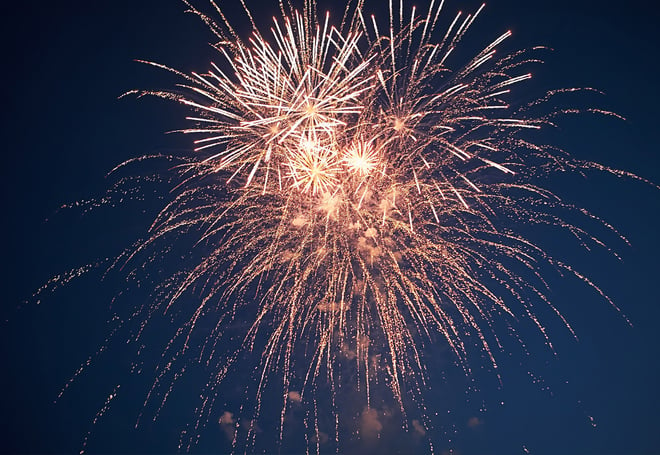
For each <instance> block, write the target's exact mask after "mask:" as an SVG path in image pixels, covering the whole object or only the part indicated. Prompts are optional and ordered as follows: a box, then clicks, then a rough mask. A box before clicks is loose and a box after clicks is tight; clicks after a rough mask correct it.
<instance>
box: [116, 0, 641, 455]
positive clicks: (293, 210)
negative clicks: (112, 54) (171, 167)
mask: <svg viewBox="0 0 660 455" xmlns="http://www.w3.org/2000/svg"><path fill="white" fill-rule="evenodd" d="M184 1H185V0H184ZM185 3H186V4H187V5H188V7H189V8H190V10H191V11H192V12H194V13H195V14H197V15H198V16H199V17H200V18H201V19H202V20H203V21H204V22H205V23H206V24H207V25H208V26H209V28H210V30H211V31H212V32H213V33H214V34H215V36H216V38H217V40H216V43H215V45H214V47H215V48H216V49H217V51H218V52H219V55H220V58H221V62H220V63H218V64H215V63H212V64H211V65H210V69H209V70H208V72H207V73H205V74H197V73H192V74H190V75H188V74H183V73H181V72H178V71H176V70H173V69H171V68H169V67H166V66H164V65H161V64H156V63H151V62H146V63H149V64H151V65H154V66H157V67H159V68H163V69H166V70H168V71H172V72H174V73H176V74H177V75H178V76H180V77H181V78H182V79H183V83H182V84H181V86H180V87H179V88H178V89H177V90H172V91H143V92H137V93H139V94H141V95H155V96H158V97H162V98H166V99H170V100H175V101H177V102H179V103H181V104H183V105H185V106H187V107H189V108H190V110H191V112H193V113H192V114H191V115H190V116H189V117H188V120H189V121H190V122H191V126H189V127H187V128H185V129H183V130H181V132H183V133H186V134H190V135H192V136H194V138H195V141H194V142H195V144H196V149H195V155H194V156H193V157H187V158H186V157H181V158H180V159H181V161H182V162H181V163H180V164H179V165H177V167H176V168H175V169H176V170H177V172H178V175H179V176H180V178H181V182H180V183H179V185H178V186H177V187H176V188H175V190H174V192H173V196H172V199H171V201H170V202H169V204H168V205H167V206H166V207H165V208H164V209H163V210H162V211H161V212H160V213H159V214H158V216H157V218H156V219H155V221H154V223H153V225H152V226H151V229H150V235H149V237H148V238H147V239H146V240H145V241H144V242H142V243H140V244H139V245H138V246H137V247H136V248H134V249H132V250H131V251H130V252H128V253H126V254H125V255H122V257H120V258H119V259H118V260H117V262H116V264H122V265H124V264H129V263H135V262H139V261H140V260H142V259H143V258H145V257H146V258H147V259H146V260H145V262H150V261H153V260H154V257H158V256H159V255H166V253H168V252H169V251H170V249H171V247H170V245H173V244H176V243H177V242H183V243H186V242H192V245H191V251H192V252H194V254H192V253H191V254H192V257H193V258H195V259H193V260H194V261H195V263H194V264H193V265H192V266H191V267H190V268H189V269H187V270H185V271H181V272H179V273H177V274H175V275H174V276H173V277H171V278H169V279H167V280H165V281H164V282H163V283H161V284H160V285H159V286H158V287H157V290H156V292H155V293H154V299H153V301H152V302H151V303H150V304H148V305H145V306H144V307H142V308H140V309H138V310H136V311H135V312H134V313H133V315H132V319H133V320H135V321H140V324H139V327H140V329H139V330H137V331H136V332H135V333H133V334H132V335H131V340H136V341H140V343H138V345H140V344H142V337H143V332H144V330H145V327H146V326H148V324H149V322H150V321H152V320H153V319H154V318H155V317H156V315H158V314H160V313H162V312H165V313H166V314H167V313H171V312H174V311H176V312H178V314H179V316H178V317H180V318H183V321H184V322H183V323H182V324H179V325H178V327H177V328H176V330H175V331H174V332H173V334H172V336H171V338H170V339H169V341H168V342H167V343H166V345H165V347H164V349H163V352H162V362H161V364H160V366H159V367H158V371H157V377H156V380H155V381H154V383H153V386H152V388H151V390H150V392H149V394H148V396H147V397H146V400H145V405H146V404H148V403H150V402H152V401H157V402H158V403H159V405H158V411H157V412H156V413H155V414H156V416H157V415H158V412H160V409H161V408H162V406H163V405H164V403H165V402H166V401H167V398H168V396H169V394H170V392H171V391H172V388H173V386H174V383H175V382H176V381H177V380H178V378H179V377H180V376H181V375H182V374H183V373H184V371H185V370H186V369H187V368H188V367H189V359H191V358H194V359H197V360H198V361H200V362H201V363H202V364H204V365H206V367H207V371H209V372H210V373H209V378H208V381H206V385H205V386H204V388H203V391H202V392H201V395H200V398H201V399H200V403H199V405H198V407H197V409H196V416H197V418H196V421H195V422H194V423H193V424H191V426H190V428H189V429H187V430H186V432H184V435H183V437H182V442H181V445H182V447H181V448H187V449H190V448H191V446H192V445H193V444H194V443H195V442H196V441H197V438H198V435H199V432H200V428H202V427H203V426H204V425H205V422H207V421H208V420H209V419H214V415H215V414H214V412H218V411H219V410H218V409H217V407H218V403H217V401H218V396H219V392H218V390H219V389H220V387H221V384H222V383H223V381H225V380H226V377H227V376H229V375H231V374H235V373H236V371H238V370H239V368H245V366H244V365H246V364H247V365H248V366H249V370H248V371H250V381H248V383H249V385H248V386H246V388H247V389H251V388H252V389H253V390H254V396H255V397H256V399H255V401H254V403H255V404H254V406H253V409H251V410H248V409H244V410H243V411H244V413H245V414H246V415H247V416H249V417H248V418H249V421H250V422H251V423H250V424H249V425H248V432H247V437H246V440H247V441H254V438H255V434H256V431H257V430H256V421H257V419H259V417H260V415H261V413H262V406H263V404H262V402H263V400H262V397H263V394H264V391H265V390H266V388H267V385H268V382H269V381H275V382H278V383H281V385H282V390H283V393H282V396H283V399H282V403H281V414H280V439H281V438H282V432H283V428H284V427H285V420H286V419H285V415H286V410H287V408H288V407H290V406H291V402H292V400H293V401H302V402H303V403H305V404H306V405H307V406H309V409H311V410H310V411H309V413H308V418H307V419H306V424H307V425H311V427H312V430H313V432H314V433H315V438H313V440H307V442H308V445H309V446H311V447H314V446H315V450H316V451H319V450H320V443H319V441H320V439H321V438H320V436H319V435H320V434H321V432H322V431H321V430H320V429H319V423H318V414H319V411H318V409H317V399H319V398H318V397H319V395H320V394H321V393H322V390H327V391H328V393H329V396H330V402H331V406H332V408H333V409H332V412H333V415H335V416H337V417H336V418H335V419H334V429H324V431H326V432H330V433H332V434H333V436H334V439H335V442H336V447H339V434H340V433H341V430H340V426H341V420H340V418H339V417H338V416H339V414H340V412H339V409H338V408H339V406H338V404H337V403H338V397H339V396H340V395H341V394H342V392H343V391H344V389H346V388H350V389H351V391H354V390H359V391H360V392H362V393H363V396H364V398H365V401H366V406H367V409H368V408H369V407H370V406H371V400H372V390H373V388H374V387H381V388H382V385H383V384H385V385H386V388H387V389H388V390H389V391H390V394H391V397H393V399H394V400H395V402H396V403H397V404H398V408H399V410H400V412H401V414H402V415H403V416H404V420H405V415H406V404H405V403H406V401H407V398H406V397H407V396H412V397H413V399H414V401H415V402H417V403H418V404H420V405H421V407H422V408H423V406H424V405H423V403H424V397H423V393H422V392H421V390H422V389H424V388H425V386H424V385H425V381H426V369H425V366H424V360H423V352H422V349H421V348H422V346H424V344H425V343H427V342H429V341H431V340H435V342H439V341H438V339H440V340H442V342H444V343H447V344H448V345H449V346H450V348H451V351H452V352H453V355H454V357H455V359H456V361H457V363H458V364H459V365H460V366H461V367H462V368H463V369H464V370H465V372H466V373H469V372H470V369H471V367H470V362H469V360H470V359H469V357H470V351H471V348H470V346H473V345H474V340H477V344H478V345H479V350H480V351H481V353H482V356H483V357H485V359H486V361H487V362H488V363H489V364H490V365H491V367H492V368H493V369H496V368H497V356H496V352H497V351H498V350H500V349H501V342H500V337H501V336H502V334H501V333H498V332H497V331H496V330H495V325H496V322H497V321H503V323H504V324H506V325H507V326H508V327H509V328H510V329H511V330H510V331H509V332H510V333H512V334H513V336H514V337H515V336H516V335H515V330H514V326H515V321H516V320H519V319H527V320H529V321H531V322H532V323H533V324H534V325H535V326H536V327H537V328H538V330H539V332H540V334H541V336H542V337H544V339H545V341H546V342H547V344H549V345H550V346H551V343H550V340H549V338H548V336H547V335H546V330H545V328H544V325H543V323H542V322H541V321H540V320H539V319H538V318H537V316H536V315H535V314H536V313H535V307H536V306H537V305H543V306H545V307H548V308H550V309H551V310H552V311H553V312H554V313H555V314H556V315H557V317H558V318H560V319H561V320H562V321H563V323H564V324H565V325H566V327H567V328H568V329H569V331H571V332H572V329H571V328H570V325H569V324H568V322H567V321H566V320H565V319H564V318H563V317H562V315H561V314H560V313H559V311H558V310H556V309H555V307H554V306H553V304H552V303H551V302H550V299H549V298H548V286H547V284H546V282H545V281H544V279H543V270H544V269H545V268H546V267H549V268H553V269H555V270H558V271H560V272H569V273H570V274H573V275H575V276H576V277H578V278H580V279H581V280H583V281H584V282H585V283H586V284H587V285H589V286H591V287H592V288H593V289H595V290H596V291H597V292H598V293H600V294H601V295H602V296H603V297H604V298H605V299H607V300H608V301H609V299H608V298H607V297H606V296H605V294H604V293H603V292H602V291H601V290H600V289H599V288H598V287H597V286H596V285H595V284H594V283H592V282H591V281H590V280H589V279H588V278H587V277H586V276H584V275H583V274H581V273H579V272H578V271H576V270H574V269H573V268H572V267H571V266H569V265H567V264H565V263H564V262H562V261H561V260H559V259H555V258H553V257H551V256H550V255H549V254H548V253H546V252H545V251H544V250H543V249H542V248H541V247H540V246H537V245H536V244H535V243H533V242H532V241H531V240H528V239H526V238H525V237H524V236H523V235H522V234H519V233H518V232H517V231H516V228H515V227H516V226H519V225H520V224H524V225H551V226H556V227H558V228H560V229H565V230H567V231H568V232H570V234H572V235H574V236H576V237H577V238H578V239H580V241H582V242H583V243H584V244H585V245H586V244H597V245H601V246H604V245H603V242H602V241H600V240H599V239H598V238H596V237H594V236H592V235H590V234H589V233H588V232H587V231H586V230H584V229H582V228H580V227H579V226H576V225H574V224H573V223H571V222H569V221H565V215H566V214H569V213H570V214H574V213H578V214H580V215H582V216H584V217H586V218H587V219H590V220H596V221H598V222H600V223H602V225H604V226H605V227H606V228H608V229H610V230H612V231H613V232H615V234H616V231H614V230H613V229H612V228H611V227H610V226H609V225H607V224H606V223H604V222H602V221H600V220H599V219H598V218H596V217H595V216H593V215H591V214H590V213H588V212H586V211H585V210H582V209H579V208H576V207H574V206H572V205H570V204H567V203H564V202H563V201H562V200H561V199H560V198H559V197H558V196H557V195H555V194H553V193H552V192H551V191H549V190H547V189H544V188H542V187H541V186H540V185H539V183H538V182H537V181H536V177H537V176H538V175H540V174H544V173H547V172H552V170H553V169H561V170H578V171H580V170H584V169H589V168H595V169H598V170H601V171H607V172H611V173H614V174H617V175H630V174H626V173H623V172H621V171H616V170H613V169H609V168H606V167H603V166H600V165H597V164H595V163H585V162H580V161H577V160H573V159H571V158H570V157H569V156H568V155H567V154H565V153H564V152H562V151H560V150H556V149H554V148H552V147H548V146H542V145H537V144H535V143H534V142H532V141H531V140H530V139H529V137H530V136H529V135H528V134H527V132H528V131H529V130H538V129H540V128H541V127H543V126H546V125H551V124H552V119H553V117H554V116H555V115H557V112H551V113H547V114H544V115H534V114H533V113H534V112H536V111H537V110H538V107H539V106H541V105H543V104H544V103H545V102H547V101H548V100H549V99H551V98H552V96H553V95H555V94H556V93H558V92H560V91H557V92H550V93H548V95H547V96H546V97H544V98H541V99H539V100H535V101H533V102H532V103H529V104H528V105H525V106H518V107H513V106H512V105H511V104H510V103H511V101H510V100H511V99H512V94H511V91H512V89H513V88H515V87H516V86H518V85H519V84H521V83H523V82H524V81H527V80H528V79H530V78H531V75H530V74H529V73H528V71H527V70H526V69H525V68H527V67H528V66H529V65H530V64H531V63H533V62H535V61H538V60H537V59H536V58H535V57H532V56H530V52H532V53H533V52H535V51H538V49H532V50H531V51H516V52H513V53H510V54H505V55H503V56H498V55H497V54H496V50H497V49H498V48H499V47H500V46H501V44H502V42H503V41H505V40H506V39H507V38H509V36H510V35H511V33H510V32H506V33H504V34H502V35H500V36H499V37H497V38H496V39H494V40H493V41H492V42H490V43H489V44H487V45H486V46H485V47H484V48H483V50H481V51H480V52H478V53H477V55H476V56H474V57H473V58H472V59H469V60H468V61H467V62H466V63H464V64H462V65H459V66H452V63H451V62H452V56H453V55H454V54H456V49H457V46H458V45H459V43H460V42H461V39H462V38H463V36H464V35H465V34H466V33H467V31H468V29H469V28H470V27H471V26H472V24H473V23H474V21H475V19H476V17H477V16H478V15H479V14H480V12H481V11H482V8H483V6H482V7H481V8H479V9H478V10H477V11H476V12H475V13H474V14H467V15H463V14H461V13H459V14H458V15H456V16H455V18H454V20H453V21H451V23H450V24H449V26H448V27H447V28H446V29H445V30H443V32H442V33H439V30H436V28H438V27H437V24H438V20H439V17H440V15H441V10H442V2H441V3H439V4H437V3H436V2H435V1H431V3H430V6H429V8H428V10H427V11H426V12H424V13H421V14H420V13H419V12H418V11H417V10H416V8H415V7H412V8H410V9H409V8H408V7H406V6H404V5H403V2H402V1H399V3H398V5H393V4H392V0H390V2H389V21H388V23H387V26H386V27H385V28H383V29H382V30H381V29H379V25H378V21H377V19H376V18H375V16H371V17H365V16H364V12H363V9H364V8H363V4H362V2H358V3H357V5H352V4H350V3H349V5H347V7H346V9H345V12H344V15H343V19H342V20H341V21H340V22H339V23H338V24H337V23H335V25H333V20H332V19H331V17H330V15H329V14H325V15H324V16H319V15H318V12H317V7H316V3H315V2H314V1H313V0H307V1H305V4H304V7H303V8H302V12H299V11H298V10H296V9H295V8H294V7H293V6H292V5H289V4H281V17H279V18H274V19H273V22H272V27H271V31H270V33H262V31H261V29H260V27H258V26H257V24H256V22H255V20H254V19H253V16H252V14H251V13H250V10H249V9H248V8H247V7H245V12H246V13H247V16H248V18H249V20H250V22H251V23H252V32H251V34H250V35H249V36H248V37H247V38H245V37H241V35H240V34H239V33H238V32H237V31H236V30H235V29H234V28H233V27H232V25H231V22H230V21H229V20H228V19H227V18H226V16H225V15H224V14H223V12H222V10H221V9H220V7H219V5H218V4H216V3H215V2H214V1H213V0H211V2H210V4H211V5H212V7H213V9H214V10H215V13H214V14H216V15H217V17H219V18H220V20H218V21H217V22H216V21H215V20H213V19H212V18H211V17H210V16H208V15H206V14H205V13H204V12H202V11H200V10H199V9H197V8H196V7H195V6H193V5H192V4H190V3H188V2H187V1H186V2H185ZM397 6H398V8H397ZM319 17H320V19H319ZM437 36H440V37H441V39H439V40H438V39H436V38H437ZM566 112H569V111H566ZM601 113H605V114H609V113H608V112H604V111H601ZM633 177H634V176H633ZM616 235H618V234H616ZM154 252H156V253H154ZM530 276H531V277H533V279H531V280H530V279H529V278H528V277H530ZM188 295H193V296H195V298H197V299H198V302H199V303H198V304H197V305H196V306H195V307H194V308H193V309H192V310H191V309H190V308H189V307H187V306H185V305H183V303H182V302H183V301H184V300H185V299H184V297H185V296H188ZM610 303H611V304H612V305H613V303H612V302H611V301H610ZM182 315H183V316H182ZM246 321H247V323H246ZM244 353H257V354H258V361H257V362H256V363H255V362H252V363H251V362H250V361H246V360H245V355H244ZM347 371H352V372H353V373H354V374H352V373H346V372H347ZM345 374H346V375H350V376H351V377H354V378H355V383H352V384H350V385H349V386H347V385H346V384H345V383H343V381H342V375H345ZM274 377H276V378H277V379H273V378H274ZM326 385H327V387H326ZM252 389H251V390H252ZM223 418H224V417H223ZM225 420H231V421H232V422H233V420H232V418H231V416H228V417H226V418H225ZM221 423H222V422H221ZM422 424H423V425H428V421H427V420H424V422H422ZM417 425H420V424H419V422H417ZM237 435H238V432H234V440H233V444H234V447H235V448H236V447H237V446H238V445H240V444H241V442H240V441H238V436H237Z"/></svg>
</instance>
